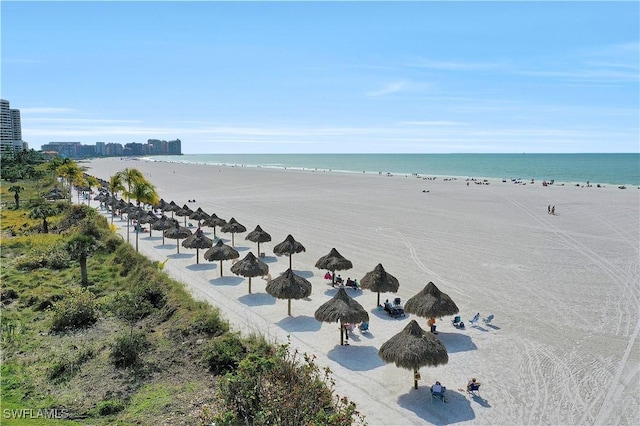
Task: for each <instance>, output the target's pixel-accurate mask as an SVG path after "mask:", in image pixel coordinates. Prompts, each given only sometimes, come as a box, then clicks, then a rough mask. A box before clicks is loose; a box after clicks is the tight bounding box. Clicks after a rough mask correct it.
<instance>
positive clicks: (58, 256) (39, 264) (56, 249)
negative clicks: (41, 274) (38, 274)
mask: <svg viewBox="0 0 640 426" xmlns="http://www.w3.org/2000/svg"><path fill="white" fill-rule="evenodd" d="M70 263H71V258H70V257H69V253H68V252H67V250H65V249H64V247H63V246H62V245H53V246H49V247H45V248H36V249H34V250H32V251H31V252H30V253H29V254H26V255H22V256H20V257H18V258H17V259H16V263H15V267H16V269H18V270H22V271H25V270H26V271H32V270H34V269H39V268H50V269H64V268H67V267H68V266H69V264H70Z"/></svg>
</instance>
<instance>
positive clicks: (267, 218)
mask: <svg viewBox="0 0 640 426" xmlns="http://www.w3.org/2000/svg"><path fill="white" fill-rule="evenodd" d="M82 165H84V166H87V167H88V170H87V172H88V173H90V174H92V175H94V176H97V177H99V178H103V179H106V180H108V179H109V176H111V175H113V174H115V173H116V172H118V171H121V170H123V169H124V168H127V167H129V168H137V169H139V170H140V171H142V172H143V174H144V175H145V177H146V178H147V179H148V180H149V181H150V182H152V183H153V184H154V185H155V186H156V188H157V190H158V193H159V195H160V196H161V197H162V198H164V199H165V200H166V201H167V202H169V201H175V202H176V203H177V204H179V205H181V206H182V205H183V204H188V205H189V206H190V207H191V208H192V209H194V210H195V209H196V208H198V207H201V208H202V209H203V210H204V211H205V212H207V213H216V214H217V215H218V216H220V217H222V218H224V219H226V220H229V219H230V218H231V217H234V218H235V219H236V220H237V221H238V222H240V223H241V224H243V225H244V226H245V227H246V228H247V230H248V231H251V230H253V229H254V228H255V227H256V225H260V226H261V227H262V228H263V229H264V230H265V231H266V232H268V233H269V234H271V237H272V241H271V242H269V243H263V244H261V247H260V249H261V250H260V251H262V252H265V254H266V257H265V258H264V259H263V260H264V261H265V262H266V263H267V264H268V265H269V268H270V274H271V276H272V277H274V278H275V277H277V276H278V275H279V274H280V273H282V272H284V271H285V270H286V269H287V268H288V266H289V259H288V258H287V257H276V256H275V255H274V254H273V246H274V245H276V244H277V243H279V242H282V241H283V240H284V239H285V237H286V236H287V234H292V235H293V237H294V238H295V239H296V240H297V241H299V242H300V243H302V244H303V245H304V246H305V247H306V252H303V253H300V254H296V255H294V256H293V258H292V261H293V270H294V272H295V273H296V274H298V275H301V276H303V277H305V278H306V279H308V280H309V281H310V282H311V283H312V284H313V292H312V295H311V296H310V297H309V298H308V299H306V300H294V301H292V316H291V317H289V316H288V315H287V302H286V300H278V299H275V298H273V297H272V296H270V295H269V294H267V293H266V291H265V285H266V281H265V280H263V279H261V278H254V279H253V280H252V289H253V292H252V294H248V285H247V280H246V279H245V278H242V277H238V276H236V275H234V274H233V273H231V271H230V268H231V266H232V262H224V264H223V268H224V271H223V272H224V277H222V278H220V270H219V267H220V264H219V262H207V261H204V260H203V258H202V255H203V252H202V250H201V253H200V263H199V264H196V258H195V256H196V253H195V250H189V249H185V248H183V247H180V253H179V254H178V253H176V244H175V241H171V240H165V244H164V245H163V243H162V236H161V233H160V232H158V231H154V232H153V233H152V235H151V236H150V235H149V234H148V233H144V234H140V238H139V247H140V251H141V252H142V253H144V254H145V255H147V256H148V257H149V258H151V259H157V260H161V261H163V260H165V259H167V258H168V259H169V260H168V262H167V263H166V266H165V271H166V272H167V273H168V274H170V275H171V276H172V277H173V278H175V279H177V280H178V281H180V282H182V283H184V285H185V286H186V287H187V288H189V289H190V291H191V292H192V294H193V295H194V296H195V297H196V298H199V299H203V300H207V301H209V302H210V303H211V304H213V305H215V306H218V307H219V308H220V309H221V311H222V313H223V315H224V316H225V317H226V318H228V319H229V321H230V322H231V324H232V325H233V327H234V328H236V329H238V330H241V331H242V332H244V333H250V332H256V333H261V334H264V335H266V336H267V338H268V339H272V340H277V341H281V342H284V341H286V339H287V338H288V336H289V338H290V340H291V344H292V347H294V348H298V349H299V350H300V351H303V352H307V353H312V354H314V355H316V356H317V359H318V362H319V364H321V365H326V366H328V367H330V368H331V370H332V371H333V373H334V377H335V379H336V388H337V391H338V393H339V394H341V395H348V396H349V397H350V398H351V399H353V400H354V401H356V403H357V404H358V407H359V409H360V410H361V411H362V413H363V414H364V415H366V421H367V422H368V423H369V424H371V425H408V424H416V425H419V424H451V423H461V424H486V425H512V424H564V425H569V424H570V425H583V424H589V425H591V424H598V425H600V424H636V423H638V422H639V421H640V408H639V407H640V386H639V383H640V344H639V343H638V334H639V332H640V303H639V298H640V286H639V279H638V278H639V276H640V260H639V250H640V190H638V189H637V188H635V187H629V188H627V189H624V190H621V189H618V188H616V187H613V186H607V187H606V188H596V187H575V186H569V185H566V186H559V185H553V186H547V187H543V186H542V185H541V184H540V182H536V183H535V184H528V185H516V184H513V183H511V182H506V183H504V182H502V181H501V180H490V181H489V185H477V184H475V183H471V184H470V185H466V182H465V181H464V180H463V179H457V180H451V181H444V180H443V179H436V180H425V179H422V177H415V176H404V175H402V176H398V175H396V176H393V177H389V176H385V175H372V174H348V173H332V172H313V171H300V170H277V169H266V168H249V167H218V166H205V165H189V164H177V163H156V162H146V161H130V160H129V161H125V160H120V159H115V158H109V159H101V160H94V161H91V162H89V163H82ZM193 199H195V200H196V202H192V203H188V200H193ZM92 205H94V206H95V207H97V205H98V203H97V202H94V201H92ZM549 205H552V206H555V213H556V214H555V215H550V214H548V212H547V207H548V206H549ZM188 222H191V223H193V225H197V223H196V221H193V220H189V221H188ZM114 223H115V224H116V225H118V226H119V228H120V232H123V233H124V234H126V221H121V220H120V219H119V218H116V219H115V221H114ZM191 229H192V230H195V226H194V227H192V228H191ZM203 229H204V230H205V232H206V234H207V235H208V236H210V237H213V230H212V229H211V228H203ZM218 236H219V237H222V238H223V240H224V241H225V242H226V243H227V244H229V245H230V244H231V234H222V233H220V232H219V230H218ZM245 236H246V233H243V234H237V235H236V236H235V247H236V249H237V250H238V251H239V252H240V257H241V258H243V257H244V256H245V255H246V254H247V253H248V252H249V251H253V253H254V254H257V253H256V244H255V243H252V242H250V241H247V240H245ZM130 238H131V242H132V243H135V234H133V233H131V235H130ZM333 247H335V248H336V249H337V250H338V251H339V252H340V253H341V254H342V255H343V256H344V257H346V258H347V259H349V260H351V261H352V262H353V269H351V270H348V271H340V272H339V273H340V274H341V275H342V277H343V278H345V279H346V278H347V277H351V278H356V279H358V280H360V279H361V278H362V277H363V276H364V275H365V274H366V273H367V272H369V271H371V270H373V268H374V267H375V266H376V265H377V264H378V263H381V264H382V265H383V266H384V268H385V269H386V271H387V272H389V273H390V274H392V275H394V276H395V277H396V278H397V279H398V281H399V282H400V289H399V291H398V293H397V294H393V293H384V294H382V296H381V298H382V300H385V299H390V300H392V299H393V298H394V297H400V298H401V299H402V301H403V302H404V301H406V300H407V299H409V298H411V297H412V296H413V295H415V294H416V293H418V292H419V291H420V290H422V289H423V288H424V287H425V285H427V284H428V283H429V282H430V281H431V282H433V283H434V284H435V285H436V286H437V287H438V288H439V289H440V290H441V291H443V292H445V293H447V294H448V295H449V296H450V297H451V298H452V299H453V300H454V301H455V302H456V304H457V306H458V307H459V308H460V315H461V316H462V319H463V321H465V322H466V323H467V327H466V329H464V330H459V329H456V328H454V327H453V325H452V324H451V321H450V320H451V318H452V317H445V318H442V319H439V320H438V322H437V326H438V331H439V334H438V335H437V336H438V338H439V339H440V340H441V341H442V343H443V344H444V345H445V346H446V347H447V351H448V354H449V362H448V364H446V365H443V366H439V367H435V368H428V367H423V368H422V369H421V370H420V374H421V377H422V378H421V380H420V382H419V388H418V389H417V390H416V389H413V374H412V372H411V371H409V370H404V369H400V368H397V367H396V366H395V365H394V364H385V363H384V362H383V361H382V360H381V359H380V358H379V357H378V349H379V348H380V346H381V345H382V344H383V343H384V342H386V341H387V340H389V338H391V337H392V336H393V335H395V334H397V333H398V332H400V331H401V330H402V329H403V328H404V327H405V326H406V325H407V324H408V322H409V321H410V320H411V319H416V320H417V321H418V323H419V324H420V326H421V327H422V328H424V329H425V330H427V329H428V326H427V319H426V318H418V317H415V316H413V315H408V316H406V317H404V318H399V319H393V318H391V317H389V316H388V315H387V314H386V313H384V312H383V311H380V310H378V309H377V307H376V298H377V294H376V293H373V292H370V291H368V290H364V291H357V290H353V289H349V290H347V292H348V293H349V295H350V296H352V297H354V298H355V299H356V300H357V301H358V302H359V303H360V304H362V305H363V306H364V307H365V308H366V309H367V310H368V311H369V314H370V332H369V333H361V332H359V331H358V330H357V329H356V330H355V331H354V332H353V333H352V334H351V335H350V339H349V341H350V345H349V346H341V345H340V334H339V329H338V325H337V324H328V323H320V322H318V321H316V320H315V319H314V312H315V310H316V309H317V308H318V307H319V306H320V305H322V304H323V303H325V302H326V301H327V300H329V298H331V297H333V295H334V294H335V293H336V291H337V290H336V289H334V288H332V287H331V285H328V284H327V283H326V281H325V279H324V278H323V275H324V273H325V272H326V271H323V270H318V269H316V268H315V267H314V265H315V263H316V261H317V260H318V259H319V258H320V257H321V256H324V255H326V254H327V253H329V251H330V250H331V248H333ZM476 312H479V313H480V316H481V318H483V317H486V316H488V315H489V314H493V315H494V319H493V321H492V323H491V324H488V325H487V324H484V323H483V322H482V321H480V322H479V324H478V326H471V325H470V324H469V323H468V321H469V320H470V319H471V318H472V317H473V316H474V315H475V314H476ZM203 374H205V372H203ZM471 377H476V378H477V379H478V380H479V381H480V382H481V383H482V386H481V390H480V396H479V397H472V396H470V395H467V394H466V392H465V391H464V390H463V388H464V386H465V384H466V382H467V381H468V380H469V379H470V378H471ZM436 380H439V381H440V382H442V384H443V385H444V386H446V388H447V392H446V394H447V396H448V403H446V404H445V403H442V402H440V401H437V400H433V401H432V400H431V398H430V393H429V386H430V385H432V384H433V383H434V382H435V381H436Z"/></svg>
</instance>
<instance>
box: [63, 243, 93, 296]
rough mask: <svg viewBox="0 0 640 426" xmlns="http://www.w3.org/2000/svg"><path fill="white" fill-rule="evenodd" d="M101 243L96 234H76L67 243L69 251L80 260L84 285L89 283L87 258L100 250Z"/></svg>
mask: <svg viewBox="0 0 640 426" xmlns="http://www.w3.org/2000/svg"><path fill="white" fill-rule="evenodd" d="M100 245H101V244H100V241H99V240H97V239H96V238H95V237H94V236H92V235H86V234H76V235H75V236H73V237H72V238H71V239H70V240H69V241H68V242H67V244H66V249H67V252H68V253H69V254H70V255H71V257H73V258H75V259H78V261H79V262H80V276H81V281H80V282H81V284H82V286H83V287H86V286H87V285H89V278H88V273H87V258H88V257H89V256H91V255H92V254H93V253H94V252H95V251H96V250H98V248H100Z"/></svg>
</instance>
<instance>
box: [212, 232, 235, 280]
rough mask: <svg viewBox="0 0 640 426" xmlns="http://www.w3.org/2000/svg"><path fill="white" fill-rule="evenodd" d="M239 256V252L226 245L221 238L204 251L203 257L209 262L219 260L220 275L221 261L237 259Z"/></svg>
mask: <svg viewBox="0 0 640 426" xmlns="http://www.w3.org/2000/svg"><path fill="white" fill-rule="evenodd" d="M239 257H240V253H238V251H237V250H236V249H234V248H233V247H231V246H228V245H226V244H225V243H223V242H222V240H218V242H217V243H216V244H215V245H214V246H213V247H211V248H210V249H209V250H207V251H206V252H205V253H204V258H205V259H206V260H208V261H209V262H213V261H216V260H219V261H220V276H222V261H223V260H231V259H237V258H239Z"/></svg>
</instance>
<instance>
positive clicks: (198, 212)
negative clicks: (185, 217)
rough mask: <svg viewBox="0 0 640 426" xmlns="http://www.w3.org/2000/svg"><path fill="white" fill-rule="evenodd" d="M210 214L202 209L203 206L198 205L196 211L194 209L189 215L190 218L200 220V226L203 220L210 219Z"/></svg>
mask: <svg viewBox="0 0 640 426" xmlns="http://www.w3.org/2000/svg"><path fill="white" fill-rule="evenodd" d="M208 218H209V215H208V214H207V213H205V211H204V210H202V208H201V207H198V209H197V210H196V211H194V212H193V213H191V214H190V215H189V219H193V220H197V221H198V228H199V227H200V225H201V222H202V221H203V220H205V219H208Z"/></svg>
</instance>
